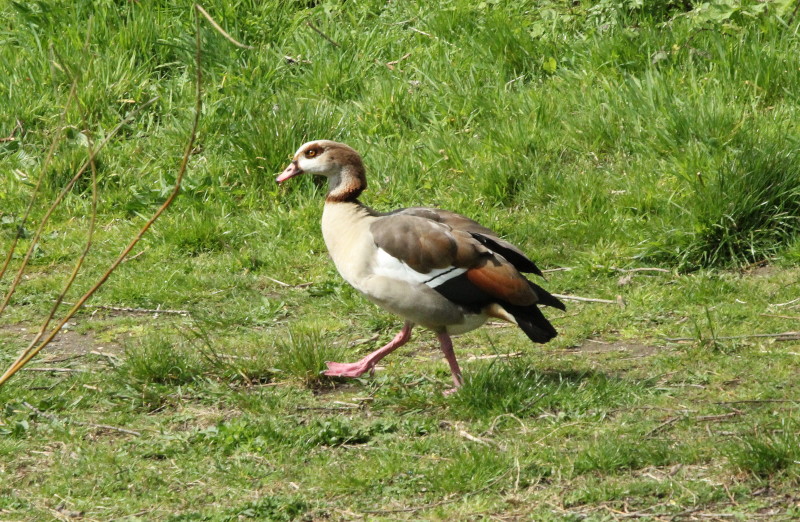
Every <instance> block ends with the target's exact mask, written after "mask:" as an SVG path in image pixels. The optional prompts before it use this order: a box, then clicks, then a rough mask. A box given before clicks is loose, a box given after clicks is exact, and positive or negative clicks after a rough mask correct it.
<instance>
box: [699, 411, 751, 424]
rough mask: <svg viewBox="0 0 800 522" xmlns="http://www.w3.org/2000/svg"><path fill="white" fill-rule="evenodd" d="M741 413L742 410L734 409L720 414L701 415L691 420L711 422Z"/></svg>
mask: <svg viewBox="0 0 800 522" xmlns="http://www.w3.org/2000/svg"><path fill="white" fill-rule="evenodd" d="M742 413H743V412H741V411H739V410H736V411H732V412H730V413H723V414H721V415H701V416H699V417H695V418H694V419H693V420H695V421H697V422H713V421H719V420H725V419H730V418H731V417H738V416H739V415H741V414H742Z"/></svg>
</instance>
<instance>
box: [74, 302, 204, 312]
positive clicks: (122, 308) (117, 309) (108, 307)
mask: <svg viewBox="0 0 800 522" xmlns="http://www.w3.org/2000/svg"><path fill="white" fill-rule="evenodd" d="M62 304H65V305H73V303H62ZM73 306H74V305H73ZM84 308H94V309H96V310H110V311H112V312H128V313H131V314H174V315H191V314H192V313H191V312H190V311H189V310H170V309H169V308H131V307H129V306H111V305H84Z"/></svg>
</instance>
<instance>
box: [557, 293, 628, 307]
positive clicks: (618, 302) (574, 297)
mask: <svg viewBox="0 0 800 522" xmlns="http://www.w3.org/2000/svg"><path fill="white" fill-rule="evenodd" d="M553 297H557V298H559V299H565V300H567V301H581V302H585V303H605V304H615V305H619V306H625V301H623V300H622V297H621V296H619V297H617V299H616V300H611V299H598V298H595V297H580V296H577V295H563V294H553Z"/></svg>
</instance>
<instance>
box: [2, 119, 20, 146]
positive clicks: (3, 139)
mask: <svg viewBox="0 0 800 522" xmlns="http://www.w3.org/2000/svg"><path fill="white" fill-rule="evenodd" d="M18 130H23V129H22V122H21V121H19V120H17V124H16V125H15V126H14V128H13V129H12V130H11V134H9V135H8V136H6V137H5V138H0V143H5V142H7V141H15V140H16V139H17V138H16V137H15V136H16V135H17V131H18Z"/></svg>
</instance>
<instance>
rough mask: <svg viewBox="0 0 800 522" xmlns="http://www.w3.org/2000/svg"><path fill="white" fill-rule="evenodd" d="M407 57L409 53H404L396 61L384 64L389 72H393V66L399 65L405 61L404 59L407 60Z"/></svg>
mask: <svg viewBox="0 0 800 522" xmlns="http://www.w3.org/2000/svg"><path fill="white" fill-rule="evenodd" d="M409 56H411V53H406V54H404V55H403V56H401V57H400V58H399V59H397V60H393V61H391V62H386V67H388V68H389V70H390V71H393V70H394V66H395V65H397V64H398V63H400V62H402V61H403V60H405V59H406V58H408V57H409Z"/></svg>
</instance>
